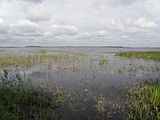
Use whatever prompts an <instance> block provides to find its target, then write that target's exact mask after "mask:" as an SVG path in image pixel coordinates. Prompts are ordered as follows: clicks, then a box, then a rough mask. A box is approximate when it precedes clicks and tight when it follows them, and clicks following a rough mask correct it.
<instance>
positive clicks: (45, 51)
mask: <svg viewBox="0 0 160 120" xmlns="http://www.w3.org/2000/svg"><path fill="white" fill-rule="evenodd" d="M34 52H35V53H48V52H49V51H48V50H39V51H34Z"/></svg>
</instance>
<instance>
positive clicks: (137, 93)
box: [126, 82, 160, 120]
mask: <svg viewBox="0 0 160 120" xmlns="http://www.w3.org/2000/svg"><path fill="white" fill-rule="evenodd" d="M128 105H129V106H128V108H127V111H128V112H127V118H126V119H127V120H128V119H130V120H160V86H159V84H157V83H154V82H151V83H147V84H146V85H142V86H140V87H139V88H138V89H137V90H130V94H129V100H128Z"/></svg>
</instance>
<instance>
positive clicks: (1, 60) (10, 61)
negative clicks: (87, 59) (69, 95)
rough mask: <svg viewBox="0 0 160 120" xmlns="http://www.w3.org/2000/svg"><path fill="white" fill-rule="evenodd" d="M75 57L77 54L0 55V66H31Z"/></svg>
mask: <svg viewBox="0 0 160 120" xmlns="http://www.w3.org/2000/svg"><path fill="white" fill-rule="evenodd" d="M74 59H77V56H71V55H28V56H16V57H0V66H1V67H9V66H13V67H16V66H19V65H24V66H29V67H30V66H33V65H39V64H43V63H48V62H49V63H51V62H56V61H59V60H74Z"/></svg>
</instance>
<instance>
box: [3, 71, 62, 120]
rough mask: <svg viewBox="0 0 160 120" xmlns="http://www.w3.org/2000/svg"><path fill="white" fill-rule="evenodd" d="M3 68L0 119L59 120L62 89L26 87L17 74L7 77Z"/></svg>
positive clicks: (6, 72)
mask: <svg viewBox="0 0 160 120" xmlns="http://www.w3.org/2000/svg"><path fill="white" fill-rule="evenodd" d="M9 78H11V77H10V73H9V72H8V71H6V70H4V72H3V75H2V76H1V79H0V120H22V119H23V120H60V119H61V114H60V112H59V108H60V106H61V104H62V103H63V102H64V101H65V94H64V93H63V92H62V91H56V92H53V91H50V90H44V89H40V88H39V89H38V88H33V87H31V86H30V87H28V88H26V87H25V86H26V85H25V84H24V82H23V81H22V80H21V79H20V77H19V75H15V77H13V78H12V79H9Z"/></svg>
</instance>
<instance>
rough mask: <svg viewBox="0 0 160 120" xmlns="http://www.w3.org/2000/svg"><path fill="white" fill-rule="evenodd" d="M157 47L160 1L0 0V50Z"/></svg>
mask: <svg viewBox="0 0 160 120" xmlns="http://www.w3.org/2000/svg"><path fill="white" fill-rule="evenodd" d="M28 45H38V46H39V45H40V46H126V47H160V0H0V46H28Z"/></svg>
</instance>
